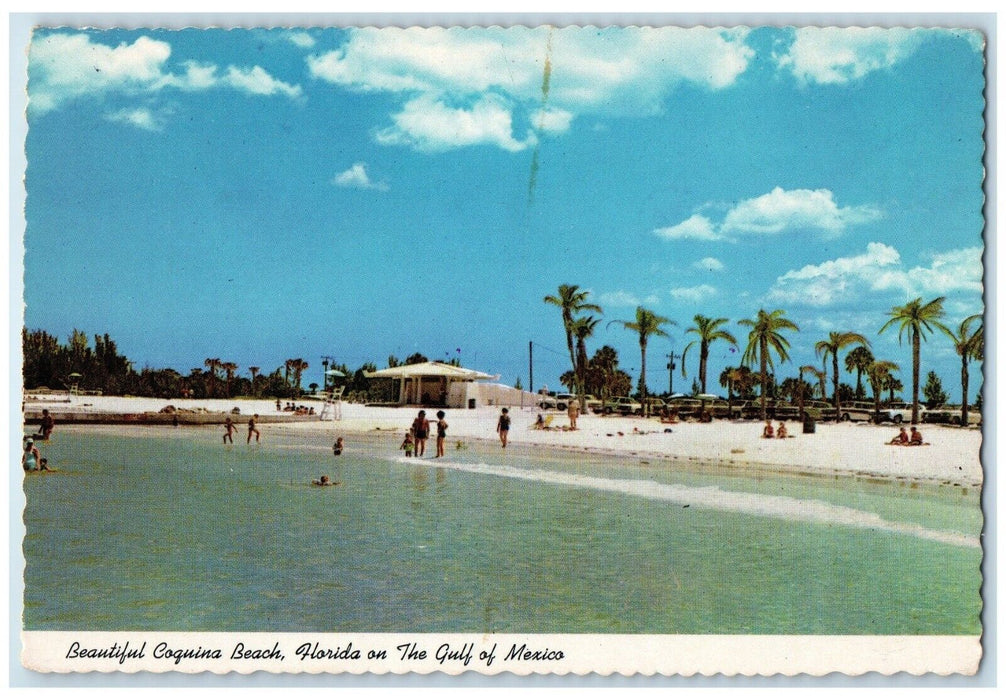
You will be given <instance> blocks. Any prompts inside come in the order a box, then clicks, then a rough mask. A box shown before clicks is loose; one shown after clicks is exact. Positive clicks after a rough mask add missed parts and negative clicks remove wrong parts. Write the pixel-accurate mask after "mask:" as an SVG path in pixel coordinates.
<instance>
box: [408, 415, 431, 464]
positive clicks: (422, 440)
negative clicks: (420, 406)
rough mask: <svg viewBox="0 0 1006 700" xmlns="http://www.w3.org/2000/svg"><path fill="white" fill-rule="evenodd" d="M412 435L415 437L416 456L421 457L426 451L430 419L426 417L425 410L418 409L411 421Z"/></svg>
mask: <svg viewBox="0 0 1006 700" xmlns="http://www.w3.org/2000/svg"><path fill="white" fill-rule="evenodd" d="M412 435H413V436H414V437H415V439H416V457H422V456H423V454H424V453H425V452H426V438H428V437H429V436H430V421H428V420H427V419H426V411H420V412H419V415H418V416H416V419H415V420H414V421H412Z"/></svg>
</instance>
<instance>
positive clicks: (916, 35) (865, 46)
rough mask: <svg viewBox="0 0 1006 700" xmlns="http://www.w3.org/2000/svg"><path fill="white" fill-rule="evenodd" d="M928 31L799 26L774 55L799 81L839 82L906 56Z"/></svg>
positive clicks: (882, 67) (885, 65) (860, 76)
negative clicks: (784, 48)
mask: <svg viewBox="0 0 1006 700" xmlns="http://www.w3.org/2000/svg"><path fill="white" fill-rule="evenodd" d="M931 32H932V30H927V29H908V28H905V27H893V28H889V29H888V28H883V27H801V28H800V29H797V30H795V35H796V36H795V39H794V41H793V44H792V45H791V46H790V47H789V50H788V52H787V53H785V54H783V55H781V56H777V57H776V61H777V63H778V65H779V66H780V67H782V68H786V69H789V70H790V71H791V72H792V73H793V75H794V76H795V77H796V79H797V80H798V81H800V82H802V83H825V84H828V83H831V84H841V83H848V82H850V81H853V80H857V79H859V78H862V77H863V76H865V75H868V74H869V73H872V72H874V71H878V70H886V69H889V68H891V67H892V66H894V65H896V64H898V63H900V62H901V61H904V60H905V59H907V58H908V57H910V56H911V55H912V54H913V53H915V51H916V50H917V49H918V47H919V46H920V45H921V44H922V42H923V41H925V39H926V37H927V36H929V35H930V34H931Z"/></svg>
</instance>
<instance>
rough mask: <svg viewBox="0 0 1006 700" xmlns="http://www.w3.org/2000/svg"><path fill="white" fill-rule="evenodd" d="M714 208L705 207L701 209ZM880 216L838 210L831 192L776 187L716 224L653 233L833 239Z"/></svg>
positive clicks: (696, 222) (686, 224)
mask: <svg viewBox="0 0 1006 700" xmlns="http://www.w3.org/2000/svg"><path fill="white" fill-rule="evenodd" d="M714 206H715V205H714V204H713V203H708V204H706V205H704V207H703V208H711V207H714ZM882 216H883V214H882V212H881V211H880V210H879V209H877V208H876V207H873V206H869V205H861V206H845V207H840V206H838V204H837V203H836V202H835V197H834V195H833V194H832V192H831V191H830V190H826V189H820V190H805V189H797V190H784V189H782V188H781V187H776V188H775V189H773V190H772V191H771V192H769V193H767V194H763V195H760V196H758V197H753V198H751V199H745V200H742V201H740V202H738V203H736V204H735V205H734V206H733V207H731V208H729V209H728V210H727V211H726V213H725V214H724V215H723V219H722V221H721V222H719V223H718V224H717V223H715V222H713V221H712V220H710V219H709V218H708V217H707V216H705V215H703V214H694V215H693V216H691V217H690V218H688V219H686V220H685V221H682V222H681V223H680V224H676V225H674V226H668V227H665V228H658V229H655V230H654V233H655V234H657V235H658V236H661V237H663V238H668V239H682V238H691V239H695V240H705V241H717V240H723V239H725V238H728V237H729V235H730V234H754V235H768V234H779V233H785V232H788V231H805V230H811V231H816V232H818V233H820V234H822V235H824V236H828V237H833V236H838V235H841V234H842V233H844V232H845V230H846V229H848V228H849V227H852V226H857V225H860V224H866V223H870V222H872V221H876V220H877V219H880V218H881V217H882Z"/></svg>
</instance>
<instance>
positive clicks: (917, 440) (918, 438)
mask: <svg viewBox="0 0 1006 700" xmlns="http://www.w3.org/2000/svg"><path fill="white" fill-rule="evenodd" d="M908 444H909V445H912V446H914V445H921V444H922V433H920V432H919V430H918V428H916V427H915V426H914V425H913V426H912V434H911V435H910V436H909V437H908Z"/></svg>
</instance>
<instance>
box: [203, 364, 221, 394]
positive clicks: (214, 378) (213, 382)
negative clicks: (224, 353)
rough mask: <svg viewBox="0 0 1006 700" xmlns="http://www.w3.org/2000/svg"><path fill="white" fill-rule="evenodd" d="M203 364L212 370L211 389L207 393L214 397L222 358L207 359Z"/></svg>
mask: <svg viewBox="0 0 1006 700" xmlns="http://www.w3.org/2000/svg"><path fill="white" fill-rule="evenodd" d="M203 364H204V365H206V366H207V367H209V368H210V388H209V391H208V392H207V393H208V394H210V396H212V395H213V394H214V393H216V392H215V391H214V389H215V388H216V383H217V370H218V369H220V358H219V357H207V358H206V359H205V360H204V361H203Z"/></svg>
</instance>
